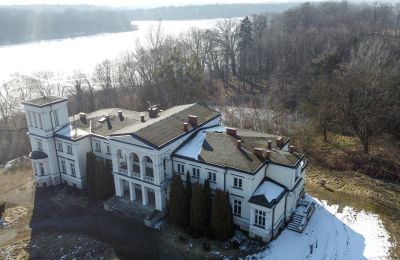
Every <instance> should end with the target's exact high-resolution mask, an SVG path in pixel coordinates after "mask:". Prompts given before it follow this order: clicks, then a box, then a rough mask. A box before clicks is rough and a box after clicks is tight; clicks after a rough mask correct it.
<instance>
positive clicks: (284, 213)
mask: <svg viewBox="0 0 400 260" xmlns="http://www.w3.org/2000/svg"><path fill="white" fill-rule="evenodd" d="M287 196H288V193H287V192H286V194H285V209H284V211H283V217H284V221H285V223H286V203H287Z"/></svg>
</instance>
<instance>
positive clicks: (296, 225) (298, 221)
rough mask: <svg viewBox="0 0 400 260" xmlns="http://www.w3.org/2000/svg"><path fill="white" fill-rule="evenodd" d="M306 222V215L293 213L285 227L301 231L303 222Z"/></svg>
mask: <svg viewBox="0 0 400 260" xmlns="http://www.w3.org/2000/svg"><path fill="white" fill-rule="evenodd" d="M306 223H307V221H306V217H305V216H302V215H299V214H296V213H295V214H293V216H292V218H291V220H290V222H289V224H288V226H287V228H288V229H290V230H293V231H296V232H299V233H301V232H303V229H304V227H305V224H306Z"/></svg>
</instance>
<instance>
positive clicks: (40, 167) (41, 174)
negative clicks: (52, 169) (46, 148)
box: [39, 162, 46, 176]
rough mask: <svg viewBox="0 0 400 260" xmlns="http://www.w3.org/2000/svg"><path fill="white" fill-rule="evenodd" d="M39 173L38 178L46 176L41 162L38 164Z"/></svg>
mask: <svg viewBox="0 0 400 260" xmlns="http://www.w3.org/2000/svg"><path fill="white" fill-rule="evenodd" d="M39 173H40V176H44V175H46V172H45V170H44V164H43V163H42V162H40V163H39Z"/></svg>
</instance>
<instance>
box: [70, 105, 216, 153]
mask: <svg viewBox="0 0 400 260" xmlns="http://www.w3.org/2000/svg"><path fill="white" fill-rule="evenodd" d="M118 111H122V115H123V120H120V118H119V117H118ZM219 114H220V113H219V112H217V111H215V110H213V109H211V108H208V107H206V106H203V105H199V104H189V105H181V106H175V107H172V108H169V109H167V110H165V111H161V112H159V113H158V116H157V117H156V118H150V117H149V113H148V112H136V111H130V110H125V109H119V108H108V109H101V110H97V111H95V112H92V113H88V114H86V122H82V121H81V120H80V117H79V114H77V115H75V116H73V117H70V122H71V125H72V126H73V127H77V128H79V129H81V130H84V131H86V132H88V133H92V134H97V135H101V136H104V137H106V136H113V135H133V136H136V137H138V138H140V139H142V140H144V141H146V142H148V143H151V144H153V145H154V146H157V147H160V146H162V145H163V144H166V143H168V142H169V141H171V140H173V139H174V138H176V137H178V136H180V135H181V134H184V133H185V131H184V130H183V123H184V122H187V117H188V115H195V116H197V123H198V125H201V124H203V123H204V122H206V121H208V120H210V119H211V118H213V117H215V116H217V115H219ZM105 115H108V116H109V117H110V127H109V125H108V124H107V123H106V122H102V123H100V122H99V120H100V119H101V118H103V117H104V116H105ZM141 115H144V116H145V122H141V120H140V116H141ZM90 122H91V123H90ZM90 126H91V127H90ZM193 127H195V126H192V125H190V124H189V128H188V129H189V131H190V130H191V129H193Z"/></svg>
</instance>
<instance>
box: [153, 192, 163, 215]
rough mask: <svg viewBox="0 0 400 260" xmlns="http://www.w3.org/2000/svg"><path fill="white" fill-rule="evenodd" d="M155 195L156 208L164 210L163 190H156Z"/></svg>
mask: <svg viewBox="0 0 400 260" xmlns="http://www.w3.org/2000/svg"><path fill="white" fill-rule="evenodd" d="M154 195H155V199H156V209H158V210H162V205H161V192H160V191H159V190H154Z"/></svg>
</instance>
